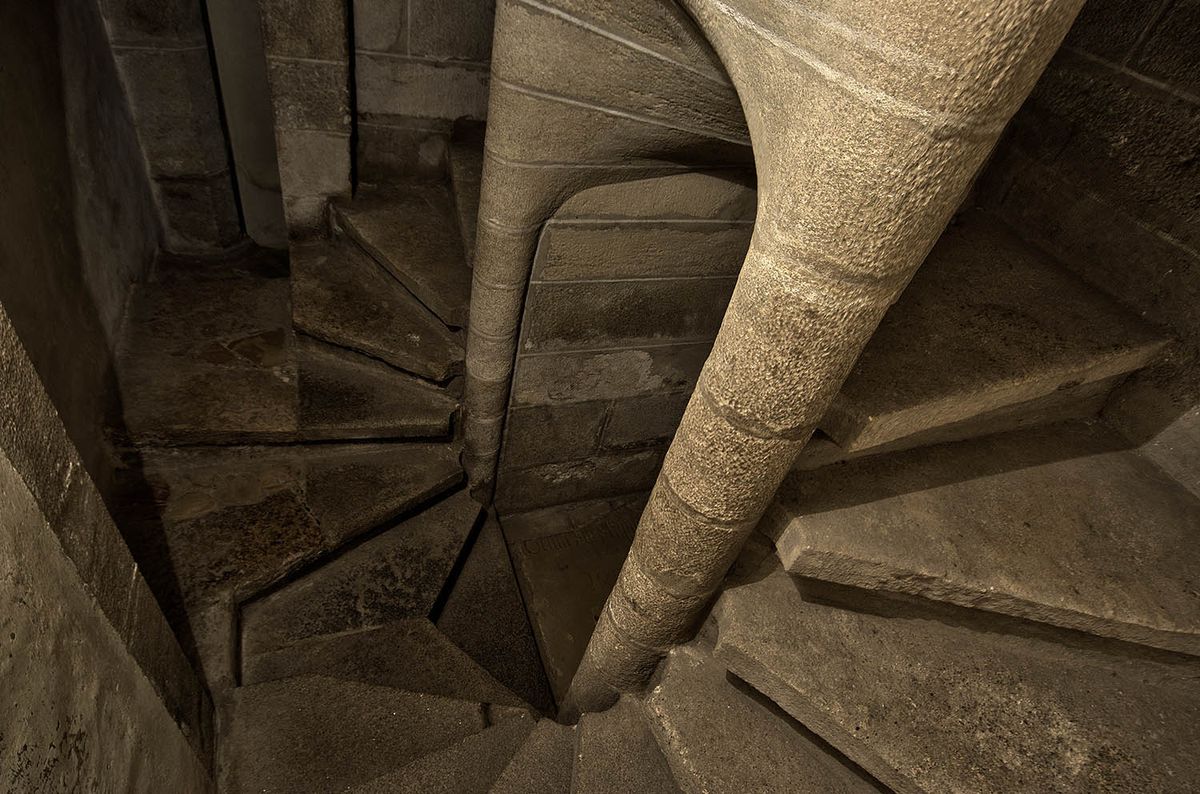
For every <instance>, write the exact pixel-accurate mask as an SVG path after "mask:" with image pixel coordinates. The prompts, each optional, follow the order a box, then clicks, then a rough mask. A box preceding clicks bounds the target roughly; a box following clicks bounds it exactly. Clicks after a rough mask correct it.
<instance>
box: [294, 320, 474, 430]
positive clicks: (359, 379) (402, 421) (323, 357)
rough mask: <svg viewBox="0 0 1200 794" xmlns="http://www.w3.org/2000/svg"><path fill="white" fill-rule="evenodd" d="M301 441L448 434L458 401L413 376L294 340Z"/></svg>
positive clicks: (348, 353)
mask: <svg viewBox="0 0 1200 794" xmlns="http://www.w3.org/2000/svg"><path fill="white" fill-rule="evenodd" d="M296 347H297V358H298V369H299V379H300V405H299V433H298V435H299V437H300V439H301V440H303V441H335V440H353V439H397V438H432V437H439V436H447V435H449V434H450V422H451V418H452V417H453V415H454V412H455V411H456V410H457V408H458V401H457V400H455V399H454V397H452V396H451V395H450V394H448V393H447V392H446V391H444V390H443V389H439V388H438V387H436V386H433V385H431V384H429V383H426V382H425V381H423V380H420V379H419V378H414V377H411V376H409V375H405V374H404V373H402V372H397V371H396V370H395V369H393V368H391V367H389V366H387V365H386V364H381V363H379V362H378V361H373V360H371V359H369V358H367V357H365V356H360V355H357V354H354V353H351V352H349V351H345V350H342V349H340V348H337V347H332V346H330V345H326V344H322V343H321V342H317V341H315V340H310V339H304V338H298V339H297V340H296Z"/></svg>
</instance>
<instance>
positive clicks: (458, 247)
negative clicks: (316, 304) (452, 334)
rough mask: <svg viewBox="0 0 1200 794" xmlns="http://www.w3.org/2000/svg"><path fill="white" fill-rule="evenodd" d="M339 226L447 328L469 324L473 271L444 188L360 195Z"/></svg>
mask: <svg viewBox="0 0 1200 794" xmlns="http://www.w3.org/2000/svg"><path fill="white" fill-rule="evenodd" d="M337 219H338V225H339V226H340V228H341V229H343V230H344V231H345V232H346V233H347V234H349V235H350V237H352V238H353V239H354V240H355V242H357V243H358V244H359V245H361V246H362V247H363V249H364V250H365V251H366V252H367V253H369V254H370V255H371V256H373V257H374V258H375V260H376V261H378V262H379V263H380V264H381V265H383V266H384V267H386V268H387V269H388V270H389V271H390V272H391V274H392V275H393V276H395V277H396V278H397V279H399V281H400V283H401V284H403V285H404V286H405V287H407V288H408V290H409V291H410V292H411V293H412V294H413V295H416V296H417V299H418V300H420V301H421V303H423V304H425V306H426V307H428V308H429V310H430V311H432V312H433V313H434V314H436V315H437V316H438V317H440V318H441V319H442V321H443V322H445V323H446V324H447V325H449V326H452V327H454V328H461V327H463V326H465V325H466V324H467V309H468V306H469V304H470V300H471V271H470V269H469V268H468V267H467V263H466V258H465V255H464V254H463V247H462V237H461V236H460V234H459V230H458V221H457V219H456V218H455V209H454V202H453V200H452V199H451V197H450V192H449V190H447V189H446V188H445V187H444V186H442V185H436V184H408V185H402V186H398V187H391V188H387V189H367V190H360V191H359V193H358V195H356V196H355V197H354V200H353V201H351V202H348V203H345V204H342V205H339V206H338V207H337Z"/></svg>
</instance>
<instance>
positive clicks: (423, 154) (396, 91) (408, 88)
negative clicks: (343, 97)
mask: <svg viewBox="0 0 1200 794" xmlns="http://www.w3.org/2000/svg"><path fill="white" fill-rule="evenodd" d="M353 12H354V21H353V24H354V44H355V54H354V64H355V76H356V99H357V112H358V152H357V156H358V167H359V175H360V178H361V179H362V180H364V181H367V182H371V181H383V180H386V179H387V178H389V177H395V176H404V175H416V176H439V175H441V174H442V173H443V170H444V162H445V157H446V140H447V138H448V137H449V134H450V129H451V125H452V123H453V122H454V121H455V120H457V119H471V120H477V121H478V120H483V119H484V118H486V116H487V103H488V70H489V63H490V61H491V50H492V20H493V17H494V15H495V0H353Z"/></svg>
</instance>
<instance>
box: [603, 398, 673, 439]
mask: <svg viewBox="0 0 1200 794" xmlns="http://www.w3.org/2000/svg"><path fill="white" fill-rule="evenodd" d="M689 396H690V395H689V394H688V393H687V392H676V393H674V394H653V395H649V396H646V397H633V398H630V399H627V400H617V401H614V402H613V404H612V409H611V410H610V412H609V417H608V422H607V423H606V424H605V425H604V434H603V436H601V439H600V443H601V445H602V446H604V447H606V448H610V449H611V448H614V447H629V446H637V445H641V444H646V443H654V442H661V441H667V440H669V439H670V438H671V436H673V435H674V434H675V428H676V427H678V426H679V419H680V417H682V416H683V409H684V408H685V407H687V402H688V397H689Z"/></svg>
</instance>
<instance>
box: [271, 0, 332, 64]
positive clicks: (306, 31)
mask: <svg viewBox="0 0 1200 794" xmlns="http://www.w3.org/2000/svg"><path fill="white" fill-rule="evenodd" d="M259 13H261V14H262V29H263V44H264V47H265V49H266V51H267V55H273V56H285V57H288V58H308V59H314V60H325V61H345V60H346V58H347V41H348V39H349V37H348V36H347V35H346V4H345V3H343V2H341V1H340V0H315V1H313V0H308V1H307V2H304V3H300V2H297V0H262V2H261V4H260V11H259Z"/></svg>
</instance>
